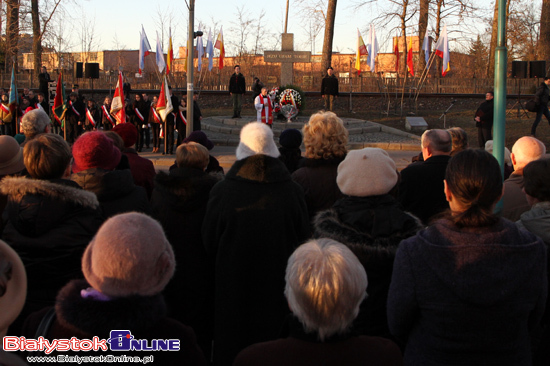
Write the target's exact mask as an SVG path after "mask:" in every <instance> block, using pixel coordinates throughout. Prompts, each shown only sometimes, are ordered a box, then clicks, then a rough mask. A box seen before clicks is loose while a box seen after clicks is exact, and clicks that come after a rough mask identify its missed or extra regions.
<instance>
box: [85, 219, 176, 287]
mask: <svg viewBox="0 0 550 366" xmlns="http://www.w3.org/2000/svg"><path fill="white" fill-rule="evenodd" d="M175 266H176V261H175V258H174V252H173V251H172V245H170V243H169V242H168V240H167V239H166V236H165V235H164V231H163V230H162V227H161V226H160V224H159V223H158V222H157V221H155V220H154V219H152V218H151V217H149V216H147V215H145V214H142V213H137V212H130V213H124V214H120V215H116V216H113V217H111V218H110V219H109V220H107V221H106V222H105V223H104V224H103V225H102V226H101V227H100V228H99V230H98V232H97V234H96V235H95V237H94V238H93V239H92V241H91V242H90V244H88V247H87V248H86V251H85V252H84V255H83V256H82V273H84V277H85V278H86V280H87V281H88V283H89V284H90V286H92V287H93V288H94V289H95V290H97V291H99V292H101V293H103V294H105V295H107V296H110V297H127V296H131V295H141V296H152V295H155V294H158V293H160V292H161V291H162V290H163V289H164V287H165V286H166V284H167V283H168V281H170V278H172V275H173V274H174V269H175Z"/></svg>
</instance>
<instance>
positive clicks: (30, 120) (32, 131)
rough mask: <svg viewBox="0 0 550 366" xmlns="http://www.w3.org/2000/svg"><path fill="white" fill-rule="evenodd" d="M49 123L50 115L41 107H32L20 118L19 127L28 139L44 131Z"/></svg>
mask: <svg viewBox="0 0 550 366" xmlns="http://www.w3.org/2000/svg"><path fill="white" fill-rule="evenodd" d="M49 124H50V117H49V116H48V114H47V113H46V112H44V111H43V110H41V109H33V110H32V111H28V112H27V113H25V115H24V116H23V118H22V119H21V129H22V130H23V133H24V134H25V137H26V138H28V139H32V138H34V136H36V135H38V134H41V133H44V132H46V127H48V125H49Z"/></svg>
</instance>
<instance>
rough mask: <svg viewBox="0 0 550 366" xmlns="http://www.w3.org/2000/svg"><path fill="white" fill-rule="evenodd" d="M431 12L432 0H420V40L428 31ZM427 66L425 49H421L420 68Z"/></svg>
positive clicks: (420, 40)
mask: <svg viewBox="0 0 550 366" xmlns="http://www.w3.org/2000/svg"><path fill="white" fill-rule="evenodd" d="M429 12H430V0H420V9H419V16H418V41H419V42H422V41H423V39H424V36H425V35H426V31H427V30H428V18H429ZM425 67H426V59H425V57H424V50H423V49H421V50H420V69H424V68H425Z"/></svg>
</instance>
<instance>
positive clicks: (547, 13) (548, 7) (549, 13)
mask: <svg viewBox="0 0 550 366" xmlns="http://www.w3.org/2000/svg"><path fill="white" fill-rule="evenodd" d="M538 52H539V57H541V59H543V60H546V63H547V64H550V0H542V7H541V10H540V33H539V43H538Z"/></svg>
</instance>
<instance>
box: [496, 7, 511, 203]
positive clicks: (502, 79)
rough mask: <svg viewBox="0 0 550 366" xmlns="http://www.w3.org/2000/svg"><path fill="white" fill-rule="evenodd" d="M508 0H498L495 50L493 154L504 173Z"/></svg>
mask: <svg viewBox="0 0 550 366" xmlns="http://www.w3.org/2000/svg"><path fill="white" fill-rule="evenodd" d="M505 25H506V0H498V32H497V47H496V50H495V88H494V89H495V106H494V121H495V123H494V126H495V127H494V137H493V140H494V145H493V156H494V157H495V158H496V159H497V160H498V163H499V164H500V171H501V173H502V174H503V175H504V138H505V126H506V64H507V58H508V53H507V52H508V51H507V49H506V29H505ZM495 210H496V211H497V212H500V211H501V210H502V200H501V201H500V202H499V203H498V204H497V206H496V209H495Z"/></svg>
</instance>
